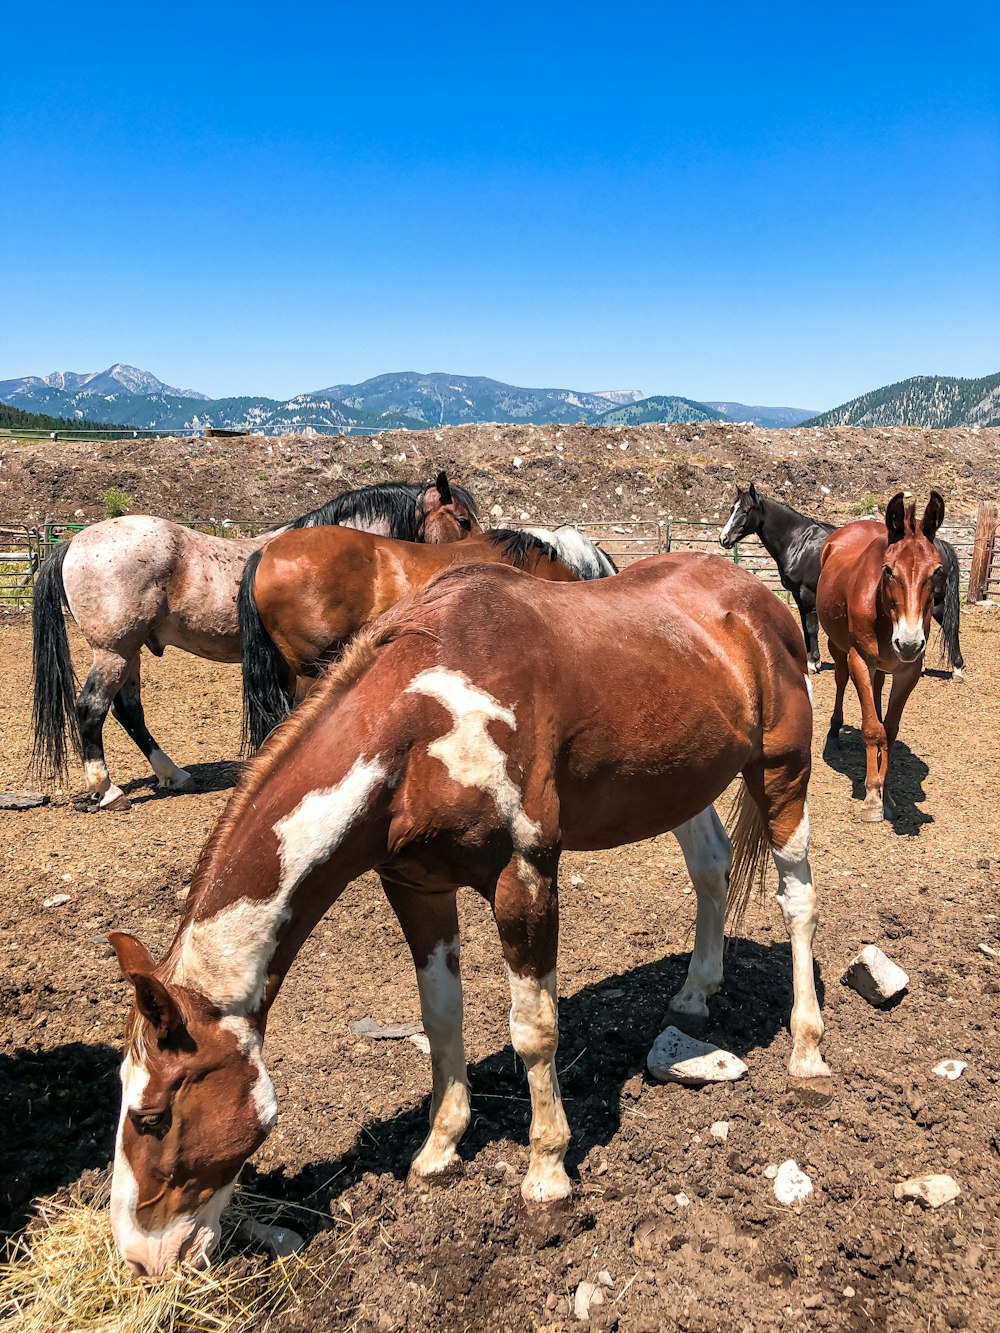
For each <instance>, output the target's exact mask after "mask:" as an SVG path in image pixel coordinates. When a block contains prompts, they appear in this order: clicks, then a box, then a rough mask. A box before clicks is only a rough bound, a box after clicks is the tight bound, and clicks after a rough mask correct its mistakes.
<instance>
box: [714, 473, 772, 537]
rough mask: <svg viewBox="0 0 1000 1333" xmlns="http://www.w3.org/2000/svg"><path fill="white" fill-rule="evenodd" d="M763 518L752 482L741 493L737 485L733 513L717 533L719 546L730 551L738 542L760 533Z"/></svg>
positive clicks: (761, 508)
mask: <svg viewBox="0 0 1000 1333" xmlns="http://www.w3.org/2000/svg"><path fill="white" fill-rule="evenodd" d="M763 517H764V509H763V506H762V505H761V502H760V497H759V496H758V494H757V488H756V486H754V484H753V482H751V483H750V485H749V487H748V488H747V490H745V491H741V490H740V488H739V486H738V485H737V487H736V503H735V504H734V505H733V512H732V513H731V514H730V515H729V519H728V520H727V522H726V526H725V527H724V528H723V529H722V531H721V532H720V533H719V545H720V546H724V547H725V548H726V550H727V551H729V550H732V548H733V547H734V546H735V545H736V543H737V542H738V541H742V540H743V538H744V537H749V536H751V535H752V534H753V533H755V532H759V531H760V525H761V521H762V519H763Z"/></svg>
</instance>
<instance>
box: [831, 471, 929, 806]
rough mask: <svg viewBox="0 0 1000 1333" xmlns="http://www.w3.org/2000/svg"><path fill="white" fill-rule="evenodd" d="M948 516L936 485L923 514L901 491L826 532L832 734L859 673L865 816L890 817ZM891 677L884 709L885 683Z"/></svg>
mask: <svg viewBox="0 0 1000 1333" xmlns="http://www.w3.org/2000/svg"><path fill="white" fill-rule="evenodd" d="M943 520H944V500H943V499H942V498H941V496H940V495H939V494H938V492H937V491H931V495H930V499H929V501H928V502H927V508H926V509H925V510H924V516H923V518H922V519H921V520H920V522H919V523H918V522H917V507H916V505H915V504H911V505H910V506H909V508H906V506H905V504H904V497H903V492H902V491H900V492H899V493H898V494H896V495H894V496H893V497H892V499H891V500H890V501H889V504H888V505H887V507H886V511H885V525H884V526H883V525H882V524H881V523H873V522H871V521H870V520H868V519H859V520H858V521H857V522H856V523H848V524H847V525H846V526H845V527H843V528H839V529H838V530H837V531H836V532H834V533H833V534H832V536H830V537H829V538H828V539H827V542H826V545H825V546H824V547H823V552H822V555H821V557H820V575H819V584H818V585H817V589H816V609H817V611H818V612H819V619H820V624H821V625H822V626H823V629H824V630H825V631H826V633H827V635H828V636H829V639H830V654H831V656H832V657H833V662H834V668H835V670H836V673H837V674H836V682H837V696H836V700H835V702H834V706H833V714H832V716H831V718H830V739H831V740H833V741H836V740H837V738H838V736H839V735H840V728H841V727H842V726H843V724H844V691H845V689H846V688H847V681H848V677H850V679H851V680H853V681H854V688H855V689H856V690H857V692H858V701H859V703H860V704H861V734H862V737H863V739H864V743H865V766H866V773H865V789H866V792H867V794H866V796H865V800H864V804H863V805H862V807H861V818H862V819H863V820H864V821H865V822H866V823H877V822H878V821H879V820H881V819H883V818H885V817H886V816H888V817H889V818H891V817H892V814H893V806H892V801H891V799H890V797H889V758H890V756H891V754H892V747H893V744H894V742H895V740H896V736H897V735H898V733H899V720H900V718H901V716H902V713H903V709H904V707H905V706H906V701H907V699H908V698H909V697H910V695H911V694H912V693H913V689H914V687H915V686H916V684H917V681H918V680H919V679H920V673H921V670H922V667H923V660H924V651H925V649H926V647H927V636H928V634H929V633H930V625H931V614H932V612H933V610H934V602H935V600H936V599H937V598H939V597H940V595H941V592H942V588H943V582H944V573H943V569H942V564H941V556H940V554H939V552H938V550H937V548H936V547H935V545H934V535H935V533H936V532H937V530H938V528H939V527H940V526H941V523H942V521H943ZM886 676H891V677H892V690H891V692H890V694H889V705H888V707H887V709H886V712H885V718H884V719H883V716H882V687H883V685H884V684H885V678H886Z"/></svg>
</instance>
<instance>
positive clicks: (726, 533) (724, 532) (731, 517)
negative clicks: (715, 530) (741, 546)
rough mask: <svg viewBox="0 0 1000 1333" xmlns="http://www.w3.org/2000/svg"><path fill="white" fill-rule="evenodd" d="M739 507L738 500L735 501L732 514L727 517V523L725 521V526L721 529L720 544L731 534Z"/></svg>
mask: <svg viewBox="0 0 1000 1333" xmlns="http://www.w3.org/2000/svg"><path fill="white" fill-rule="evenodd" d="M739 507H740V502H739V500H737V501H736V503H735V504H734V505H733V512H732V513H731V514H730V515H729V518H728V519H727V521H726V526H725V527H724V528H723V529H722V531H721V532H720V533H719V541H720V542H724V541H725V540H726V538H727V537H728V536H729V534H730V533H731V532H732V530H733V525H734V524H735V522H736V514H737V511H738V509H739Z"/></svg>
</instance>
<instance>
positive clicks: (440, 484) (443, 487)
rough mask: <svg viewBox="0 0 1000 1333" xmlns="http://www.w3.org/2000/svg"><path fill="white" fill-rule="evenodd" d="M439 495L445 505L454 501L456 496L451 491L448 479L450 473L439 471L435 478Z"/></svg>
mask: <svg viewBox="0 0 1000 1333" xmlns="http://www.w3.org/2000/svg"><path fill="white" fill-rule="evenodd" d="M434 485H435V486H436V487H437V491H438V495H440V497H441V503H442V504H443V505H450V504H452V503H453V502H454V496H453V495H452V493H451V485H450V483H449V481H448V475H447V473H445V472H439V473H438V474H437V477H436V478H435V480H434Z"/></svg>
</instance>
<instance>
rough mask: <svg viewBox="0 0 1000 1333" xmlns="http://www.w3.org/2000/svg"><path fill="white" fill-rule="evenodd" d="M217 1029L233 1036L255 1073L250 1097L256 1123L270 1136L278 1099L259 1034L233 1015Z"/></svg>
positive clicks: (222, 1020) (275, 1117) (243, 1019)
mask: <svg viewBox="0 0 1000 1333" xmlns="http://www.w3.org/2000/svg"><path fill="white" fill-rule="evenodd" d="M219 1027H221V1028H225V1030H226V1031H227V1032H231V1033H232V1034H233V1036H234V1037H235V1038H236V1044H237V1045H238V1046H239V1049H240V1054H241V1055H242V1056H244V1057H245V1058H246V1059H247V1060H249V1061H250V1063H251V1064H252V1065H253V1066H254V1068H255V1069H256V1071H257V1078H256V1080H255V1081H254V1085H253V1090H252V1092H251V1094H250V1095H251V1096H252V1098H253V1104H254V1108H255V1110H256V1112H257V1123H258V1124H259V1125H260V1127H261V1129H262V1130H264V1132H265V1133H266V1134H270V1132H271V1130H272V1129H273V1128H274V1126H275V1122H276V1121H277V1119H278V1097H277V1094H276V1093H275V1091H274V1084H273V1083H272V1082H271V1076H270V1074H269V1073H268V1072H267V1070H266V1069H265V1068H264V1057H263V1055H262V1053H261V1048H262V1046H263V1043H262V1041H261V1037H260V1033H259V1032H258V1031H257V1029H256V1028H255V1027H253V1026H251V1024H250V1023H248V1022H247V1020H246V1019H245V1018H237V1017H236V1016H235V1015H230V1016H229V1017H228V1018H223V1019H221V1020H220V1021H219Z"/></svg>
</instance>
